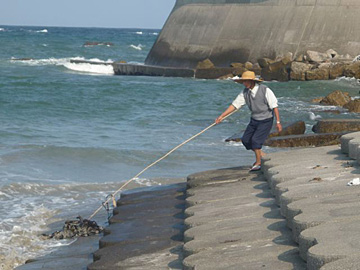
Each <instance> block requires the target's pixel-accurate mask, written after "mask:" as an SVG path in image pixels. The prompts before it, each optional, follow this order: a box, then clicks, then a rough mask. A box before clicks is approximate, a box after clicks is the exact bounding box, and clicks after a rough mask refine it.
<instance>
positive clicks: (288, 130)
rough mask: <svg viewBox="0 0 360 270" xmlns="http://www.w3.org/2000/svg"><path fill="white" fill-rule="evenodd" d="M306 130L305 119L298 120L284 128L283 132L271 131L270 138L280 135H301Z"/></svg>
mask: <svg viewBox="0 0 360 270" xmlns="http://www.w3.org/2000/svg"><path fill="white" fill-rule="evenodd" d="M305 130H306V127H305V122H304V121H297V122H295V123H292V124H291V125H289V126H287V127H285V128H283V130H282V131H281V132H273V133H270V135H269V138H272V137H278V136H288V135H299V134H304V133H305Z"/></svg>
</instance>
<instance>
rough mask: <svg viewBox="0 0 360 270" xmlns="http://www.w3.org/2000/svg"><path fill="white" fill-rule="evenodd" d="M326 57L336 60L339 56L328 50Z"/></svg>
mask: <svg viewBox="0 0 360 270" xmlns="http://www.w3.org/2000/svg"><path fill="white" fill-rule="evenodd" d="M326 55H327V56H328V58H330V59H332V58H336V57H338V56H339V54H338V53H337V52H336V51H334V50H333V49H329V50H327V51H326Z"/></svg>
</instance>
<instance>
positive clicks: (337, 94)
mask: <svg viewBox="0 0 360 270" xmlns="http://www.w3.org/2000/svg"><path fill="white" fill-rule="evenodd" d="M350 100H351V97H350V95H349V93H348V92H343V91H340V90H336V91H334V92H331V93H330V94H328V95H327V96H326V97H325V98H323V99H322V100H321V101H320V103H321V104H326V105H334V106H344V105H345V104H347V103H348V102H349V101H350Z"/></svg>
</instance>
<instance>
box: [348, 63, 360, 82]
mask: <svg viewBox="0 0 360 270" xmlns="http://www.w3.org/2000/svg"><path fill="white" fill-rule="evenodd" d="M344 76H346V77H355V78H357V79H360V62H355V63H352V64H350V65H346V66H345V68H344Z"/></svg>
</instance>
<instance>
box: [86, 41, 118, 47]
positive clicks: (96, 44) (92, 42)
mask: <svg viewBox="0 0 360 270" xmlns="http://www.w3.org/2000/svg"><path fill="white" fill-rule="evenodd" d="M83 46H84V47H90V46H108V47H110V46H114V43H111V42H96V41H87V42H85V43H84V45H83Z"/></svg>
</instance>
